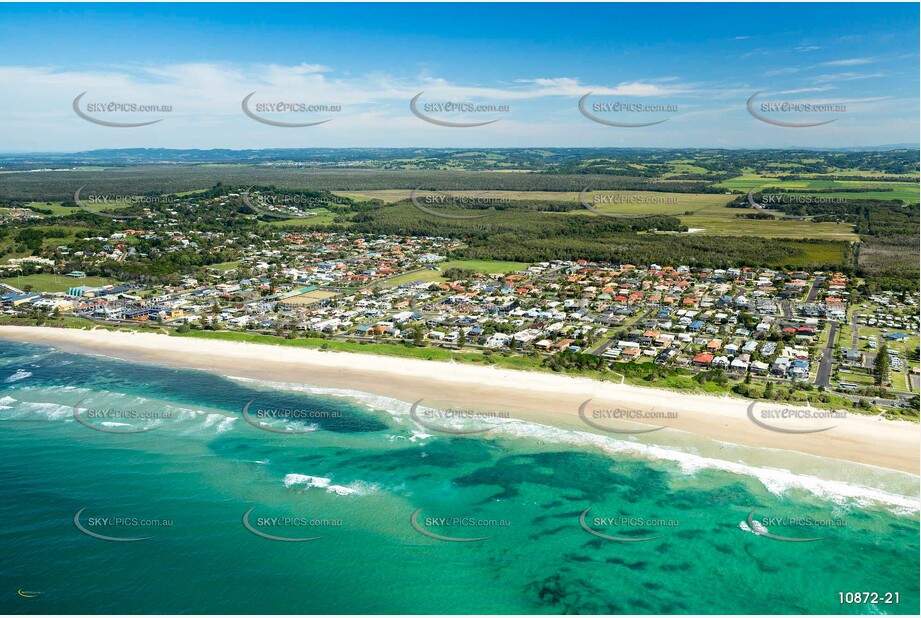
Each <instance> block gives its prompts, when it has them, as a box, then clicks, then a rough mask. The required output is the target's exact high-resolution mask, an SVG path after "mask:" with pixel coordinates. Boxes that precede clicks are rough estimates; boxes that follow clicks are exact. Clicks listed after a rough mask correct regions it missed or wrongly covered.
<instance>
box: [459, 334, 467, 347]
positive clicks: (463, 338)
mask: <svg viewBox="0 0 921 618" xmlns="http://www.w3.org/2000/svg"><path fill="white" fill-rule="evenodd" d="M465 345H467V333H465V332H464V329H461V331H460V334H459V335H458V336H457V347H459V348H462V347H464V346H465Z"/></svg>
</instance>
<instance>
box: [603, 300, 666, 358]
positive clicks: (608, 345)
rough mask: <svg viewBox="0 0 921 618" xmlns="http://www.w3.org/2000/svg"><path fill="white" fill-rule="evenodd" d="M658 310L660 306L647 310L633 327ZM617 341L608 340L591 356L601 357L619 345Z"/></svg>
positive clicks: (635, 321)
mask: <svg viewBox="0 0 921 618" xmlns="http://www.w3.org/2000/svg"><path fill="white" fill-rule="evenodd" d="M658 310H659V307H658V305H656V306H653V307H651V308H650V309H649V310H647V311H646V312H645V313H643V315H641V316H640V317H638V318H637V319H636V320H634V321H633V322H632V323H631V326H635V325H637V324H639V323H640V322H642V321H643V320H645V319H646V318H648V317H649V316H651V315H652V314H653V313H655V312H656V311H658ZM617 341H618V339H617V337H612V338H610V339H608V340H607V341H605V342H604V343H602V344H601V345H599V346H598V347H597V348H595V349H594V350H592V351H590V352H589V354H594V355H595V356H601V355H602V354H604V353H605V351H606V350H607V349H608V348H610V347H611V346H612V345H614V344H615V343H617Z"/></svg>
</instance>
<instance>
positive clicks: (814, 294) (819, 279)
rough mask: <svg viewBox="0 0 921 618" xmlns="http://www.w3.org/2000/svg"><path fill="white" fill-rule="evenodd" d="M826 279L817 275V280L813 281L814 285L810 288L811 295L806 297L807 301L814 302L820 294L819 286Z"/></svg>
mask: <svg viewBox="0 0 921 618" xmlns="http://www.w3.org/2000/svg"><path fill="white" fill-rule="evenodd" d="M824 281H825V277H816V278H815V281H813V282H812V287H811V288H810V289H809V296H807V297H806V302H807V303H814V302H815V299H816V297H817V296H818V295H819V287H820V286H821V285H822V283H823V282H824Z"/></svg>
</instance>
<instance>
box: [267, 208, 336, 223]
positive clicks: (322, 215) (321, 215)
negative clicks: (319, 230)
mask: <svg viewBox="0 0 921 618" xmlns="http://www.w3.org/2000/svg"><path fill="white" fill-rule="evenodd" d="M311 212H315V213H317V216H316V217H307V218H306V219H274V220H272V221H266V222H265V223H264V225H267V226H269V227H313V226H314V225H329V224H330V223H332V222H333V219H335V217H336V214H335V213H332V212H330V211H328V210H326V209H325V208H317V209H316V210H311ZM266 218H267V219H268V217H266Z"/></svg>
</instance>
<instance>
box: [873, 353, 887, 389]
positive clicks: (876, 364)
mask: <svg viewBox="0 0 921 618" xmlns="http://www.w3.org/2000/svg"><path fill="white" fill-rule="evenodd" d="M873 368H874V369H875V372H874V373H875V376H874V378H873V383H874V384H876V385H877V386H882V385H884V384H885V383H886V380H887V378H888V377H889V346H887V345H886V344H885V343H884V344H883V345H882V347H880V349H879V352H877V354H876V360H874V361H873Z"/></svg>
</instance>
